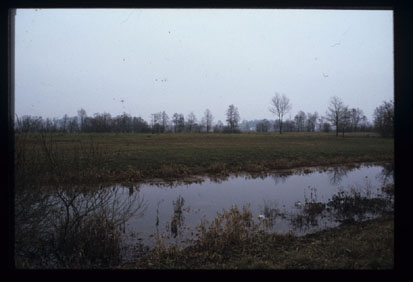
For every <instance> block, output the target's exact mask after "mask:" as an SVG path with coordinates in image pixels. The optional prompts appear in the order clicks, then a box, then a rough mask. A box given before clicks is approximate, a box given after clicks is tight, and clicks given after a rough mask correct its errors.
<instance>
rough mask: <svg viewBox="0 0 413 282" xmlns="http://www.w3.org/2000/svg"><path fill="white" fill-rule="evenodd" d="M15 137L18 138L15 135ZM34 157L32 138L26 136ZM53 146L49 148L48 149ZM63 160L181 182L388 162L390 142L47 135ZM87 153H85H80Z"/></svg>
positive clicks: (128, 177)
mask: <svg viewBox="0 0 413 282" xmlns="http://www.w3.org/2000/svg"><path fill="white" fill-rule="evenodd" d="M16 138H19V134H16ZM25 138H26V141H25V145H24V146H29V147H30V148H31V149H30V152H38V151H39V150H40V149H41V146H40V144H41V142H39V136H38V135H37V134H33V135H28V136H26V137H25ZM51 144H53V146H50V145H51ZM47 146H49V147H50V148H51V149H53V150H55V152H58V154H59V155H61V156H62V159H66V160H67V159H70V158H71V157H72V156H74V155H76V154H77V155H76V156H78V155H79V154H80V158H83V159H85V158H88V154H89V155H90V154H97V153H99V154H100V159H101V161H100V162H99V163H98V164H97V165H96V167H98V166H99V167H101V168H102V170H101V172H102V173H101V174H102V175H104V177H103V178H104V179H105V180H108V181H142V180H147V179H153V178H164V179H180V178H185V177H190V176H192V175H218V176H219V175H226V174H229V173H236V172H249V173H262V172H266V171H270V170H275V169H288V168H296V167H305V166H319V165H323V166H324V165H335V164H349V163H360V162H381V161H392V160H393V155H394V141H393V139H384V138H379V137H378V136H377V135H375V134H374V133H368V134H367V133H354V134H347V135H346V136H345V137H344V138H342V137H335V135H334V134H326V133H284V134H282V135H279V134H275V133H268V134H265V133H264V134H263V133H261V134H107V133H101V134H99V133H91V134H85V133H82V134H57V133H56V134H52V135H50V134H49V135H47V136H46V137H45V143H44V147H47ZM85 152H87V153H85Z"/></svg>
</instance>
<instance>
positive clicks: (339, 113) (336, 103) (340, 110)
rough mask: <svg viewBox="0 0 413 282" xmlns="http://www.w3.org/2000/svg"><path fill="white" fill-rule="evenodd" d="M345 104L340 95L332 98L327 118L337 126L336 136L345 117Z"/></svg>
mask: <svg viewBox="0 0 413 282" xmlns="http://www.w3.org/2000/svg"><path fill="white" fill-rule="evenodd" d="M345 108H346V107H345V106H344V103H343V101H341V100H340V98H338V97H332V98H331V100H330V106H329V107H328V112H327V114H326V118H327V120H328V121H330V122H331V124H332V125H334V126H335V127H336V137H337V136H338V132H339V130H340V127H341V123H342V122H343V117H344V113H345Z"/></svg>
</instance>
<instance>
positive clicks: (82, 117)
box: [77, 108, 87, 131]
mask: <svg viewBox="0 0 413 282" xmlns="http://www.w3.org/2000/svg"><path fill="white" fill-rule="evenodd" d="M77 115H78V116H79V118H80V124H79V127H80V131H83V130H84V127H85V126H84V121H85V118H86V117H87V115H86V111H85V110H84V109H83V108H82V109H80V110H78V111H77Z"/></svg>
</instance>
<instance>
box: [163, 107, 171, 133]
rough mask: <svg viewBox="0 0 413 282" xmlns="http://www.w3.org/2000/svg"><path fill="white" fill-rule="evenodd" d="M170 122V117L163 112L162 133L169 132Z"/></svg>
mask: <svg viewBox="0 0 413 282" xmlns="http://www.w3.org/2000/svg"><path fill="white" fill-rule="evenodd" d="M168 122H169V116H168V114H167V113H166V112H165V111H163V112H162V113H161V125H162V129H161V131H162V132H166V131H167V130H168Z"/></svg>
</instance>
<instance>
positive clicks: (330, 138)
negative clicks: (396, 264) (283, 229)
mask: <svg viewBox="0 0 413 282" xmlns="http://www.w3.org/2000/svg"><path fill="white" fill-rule="evenodd" d="M392 160H393V140H392V139H383V138H380V137H377V136H373V135H371V134H369V135H366V134H357V135H351V136H346V137H345V138H335V136H334V135H329V134H297V133H296V134H283V135H275V134H237V135H235V134H234V135H219V134H214V135H208V134H198V135H196V136H194V135H172V134H165V135H145V134H127V135H125V134H100V135H99V134H52V135H47V136H46V135H40V134H16V152H15V171H16V172H15V176H16V178H15V265H16V267H17V268H195V269H198V268H220V269H221V268H352V269H358V268H363V269H388V268H392V267H393V242H394V240H393V236H394V233H393V230H394V228H393V221H394V218H393V215H392V213H391V209H390V210H389V209H388V208H387V204H385V203H384V202H383V199H366V198H363V197H361V196H360V195H359V194H357V193H355V194H351V195H349V194H339V195H337V197H335V198H334V197H333V198H332V199H331V202H329V203H328V204H327V205H324V204H321V203H317V202H308V203H306V205H305V206H304V209H303V211H304V212H306V213H307V215H306V216H307V218H310V219H311V217H312V216H314V215H317V214H320V213H322V212H328V213H332V214H335V213H337V214H338V215H339V217H340V219H341V222H343V223H344V225H342V226H341V227H339V228H333V229H330V230H325V231H321V232H318V233H315V234H311V235H306V236H304V237H297V236H293V235H279V234H278V235H277V234H268V233H266V232H265V222H260V221H258V222H257V219H256V218H253V217H252V214H251V212H250V211H249V210H248V208H245V207H244V208H243V209H242V210H238V209H237V208H235V207H234V208H233V209H231V210H229V211H224V212H223V213H222V214H218V215H217V218H216V219H215V220H214V221H213V222H202V223H201V224H200V225H199V228H198V233H197V234H195V237H194V239H193V244H191V245H190V246H189V247H186V248H181V247H179V246H177V245H175V246H168V247H166V246H165V245H164V244H163V241H162V236H160V237H158V240H157V244H156V246H155V247H154V248H152V249H148V248H146V247H145V246H142V245H140V244H139V243H137V244H136V247H135V248H132V249H130V248H129V249H128V250H125V246H124V245H123V242H122V233H121V230H122V227H123V226H124V224H125V221H126V220H127V219H128V218H129V217H130V216H131V215H132V214H135V213H139V212H144V207H143V206H142V202H140V199H133V198H128V199H127V200H126V201H125V202H124V203H119V202H116V201H113V199H115V198H116V196H114V192H116V191H114V190H112V189H102V186H101V183H103V182H112V181H113V182H116V181H130V182H133V181H145V180H148V179H150V178H154V177H163V178H166V179H170V178H176V177H178V178H185V177H188V176H192V175H194V174H210V175H218V176H219V175H225V174H228V173H231V172H241V171H243V172H248V173H262V172H264V171H269V170H271V169H279V168H294V167H297V166H309V165H314V166H317V165H331V164H343V163H354V162H365V161H374V162H378V161H392ZM383 191H384V192H385V193H386V194H387V195H390V196H391V195H394V193H393V191H394V187H393V186H388V187H385V189H384V190H383ZM136 203H138V204H136ZM389 203H391V201H390V202H389ZM381 209H382V210H381ZM376 210H380V211H382V212H383V213H384V215H383V216H381V217H379V218H377V219H374V220H370V221H363V219H362V218H360V217H359V216H358V215H359V214H360V213H363V212H365V211H370V212H373V211H376ZM339 217H338V218H339ZM300 220H303V218H301V219H300ZM125 251H126V252H129V253H130V252H132V253H139V254H140V255H139V256H138V257H137V258H136V259H135V260H132V261H130V260H129V262H128V263H125V260H124V259H123V258H124V257H125Z"/></svg>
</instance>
